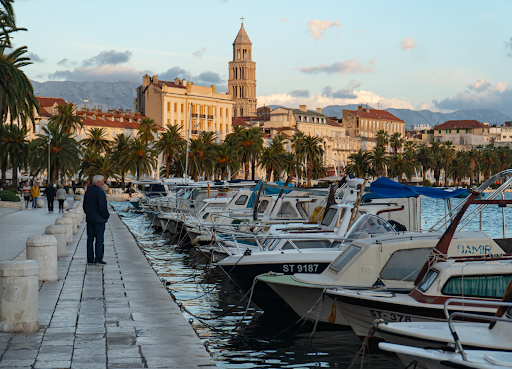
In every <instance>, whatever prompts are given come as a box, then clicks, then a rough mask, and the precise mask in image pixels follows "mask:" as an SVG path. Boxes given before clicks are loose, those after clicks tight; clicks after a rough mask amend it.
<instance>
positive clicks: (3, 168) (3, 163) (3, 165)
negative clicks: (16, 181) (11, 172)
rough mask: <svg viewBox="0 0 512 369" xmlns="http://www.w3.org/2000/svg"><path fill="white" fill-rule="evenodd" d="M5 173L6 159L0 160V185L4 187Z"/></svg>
mask: <svg viewBox="0 0 512 369" xmlns="http://www.w3.org/2000/svg"><path fill="white" fill-rule="evenodd" d="M6 175H7V159H5V160H4V161H3V162H2V179H1V180H0V186H1V187H2V188H4V185H5V176H6Z"/></svg>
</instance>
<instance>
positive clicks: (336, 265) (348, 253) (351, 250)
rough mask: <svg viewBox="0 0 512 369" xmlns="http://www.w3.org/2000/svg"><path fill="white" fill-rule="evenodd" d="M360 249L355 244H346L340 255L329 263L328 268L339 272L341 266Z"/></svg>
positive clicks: (345, 264) (343, 266) (348, 261)
mask: <svg viewBox="0 0 512 369" xmlns="http://www.w3.org/2000/svg"><path fill="white" fill-rule="evenodd" d="M359 251H361V248H360V247H359V246H356V245H350V246H348V247H347V248H346V249H345V251H343V252H342V253H341V254H340V256H338V257H337V258H336V260H334V261H333V262H332V263H331V265H329V269H331V270H333V271H335V272H336V273H339V272H341V271H342V269H343V268H345V267H346V266H347V264H348V263H350V261H352V259H353V258H354V257H355V256H356V255H357V254H358V253H359Z"/></svg>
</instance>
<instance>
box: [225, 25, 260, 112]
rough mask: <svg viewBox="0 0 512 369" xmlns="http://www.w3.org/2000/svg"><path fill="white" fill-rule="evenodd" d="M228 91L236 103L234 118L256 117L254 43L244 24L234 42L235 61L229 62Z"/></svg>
mask: <svg viewBox="0 0 512 369" xmlns="http://www.w3.org/2000/svg"><path fill="white" fill-rule="evenodd" d="M228 89H229V90H228V91H229V92H230V93H231V96H232V98H233V101H234V102H235V105H234V106H233V116H234V117H252V116H254V115H256V103H257V99H256V63H255V62H253V61H252V43H251V40H250V39H249V36H248V35H247V32H245V29H244V24H243V23H242V26H241V27H240V31H239V32H238V35H237V36H236V39H235V42H233V61H230V62H229V80H228Z"/></svg>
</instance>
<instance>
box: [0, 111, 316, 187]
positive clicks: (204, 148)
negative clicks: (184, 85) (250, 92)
mask: <svg viewBox="0 0 512 369" xmlns="http://www.w3.org/2000/svg"><path fill="white" fill-rule="evenodd" d="M58 110H59V113H58V114H57V115H54V116H52V117H51V118H50V119H49V123H48V125H47V126H42V131H41V132H40V133H39V134H38V135H37V136H36V138H35V139H34V140H32V141H31V142H28V141H27V130H26V128H22V127H18V126H16V125H10V126H4V127H3V135H2V138H0V168H1V170H2V179H1V181H2V183H1V185H3V181H5V178H6V176H5V172H6V170H7V169H8V168H11V169H13V185H16V184H17V183H18V178H17V173H18V169H22V170H23V169H25V170H29V171H30V174H31V175H32V176H38V175H40V174H42V173H45V172H46V171H47V170H48V163H50V168H51V170H50V182H51V183H57V182H58V181H59V178H60V180H63V179H65V178H76V175H78V178H83V179H87V178H90V177H92V176H93V175H95V174H98V173H99V174H102V175H103V176H105V177H106V178H107V179H119V180H120V181H121V182H122V184H123V186H124V182H125V178H126V175H127V174H128V173H131V174H133V175H134V176H135V177H136V178H137V179H140V177H141V176H143V175H150V174H151V173H154V172H155V171H156V170H158V168H157V165H158V157H159V156H160V157H161V158H162V163H163V166H162V168H160V176H161V177H171V176H183V175H184V172H185V170H186V168H187V175H188V176H190V177H192V178H193V179H194V180H198V179H199V178H200V177H201V178H204V179H216V178H219V179H226V178H232V177H234V176H235V175H237V173H243V174H244V177H245V179H248V178H249V175H250V174H252V179H254V177H255V175H256V169H257V168H258V167H261V168H262V169H263V170H264V171H265V172H266V179H267V180H270V179H271V177H272V176H273V177H274V180H279V179H280V178H281V177H282V176H285V177H286V179H287V180H288V181H289V180H290V178H291V177H292V176H298V177H299V176H304V177H306V178H307V181H308V185H310V183H311V179H313V178H318V177H322V176H325V174H326V168H325V167H324V166H323V164H322V157H323V149H322V143H323V142H322V140H321V139H320V138H319V137H313V136H308V135H304V134H303V133H301V132H299V133H296V134H295V135H294V136H293V137H292V138H291V149H292V150H293V153H290V152H288V151H289V150H287V149H286V148H285V145H286V144H287V141H286V138H285V137H284V136H283V135H281V134H278V135H276V136H274V138H272V140H271V141H270V142H269V143H268V145H265V142H264V141H265V137H264V135H263V133H262V131H261V130H260V129H259V128H258V127H251V128H245V127H240V126H235V127H234V129H233V132H232V133H230V134H228V135H227V137H226V138H225V140H224V142H223V143H217V141H218V140H217V135H216V133H214V132H201V133H200V134H199V135H198V136H197V137H196V138H192V139H190V143H189V145H188V147H187V141H186V140H185V138H184V137H183V135H182V132H181V128H180V127H179V126H172V125H168V126H167V127H166V128H165V129H159V128H158V127H157V125H156V124H155V122H154V121H153V120H152V119H150V118H146V119H144V120H143V121H142V122H141V123H140V125H139V128H138V132H137V134H136V135H135V137H130V136H128V135H125V134H124V133H122V134H118V135H117V136H115V137H114V140H113V141H111V140H108V139H107V134H106V129H105V128H90V129H88V130H87V134H86V136H85V137H84V138H83V139H82V140H80V141H77V140H76V137H75V136H74V132H79V131H80V130H81V129H83V123H82V119H81V118H80V117H79V116H76V115H75V114H74V106H73V105H72V104H69V105H65V106H59V107H58ZM49 138H50V139H49ZM265 146H267V147H265ZM48 155H50V157H49V158H48ZM251 171H252V173H250V172H251Z"/></svg>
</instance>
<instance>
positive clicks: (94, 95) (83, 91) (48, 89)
mask: <svg viewBox="0 0 512 369" xmlns="http://www.w3.org/2000/svg"><path fill="white" fill-rule="evenodd" d="M32 86H34V92H35V93H36V94H39V95H40V96H47V97H62V98H63V99H64V100H66V101H70V102H74V103H75V104H76V105H77V106H78V107H79V108H82V107H83V106H84V100H89V102H87V107H89V108H92V107H94V106H97V107H100V106H101V107H103V109H104V110H106V109H107V103H108V106H109V107H110V108H111V109H112V108H116V107H117V108H119V107H121V108H123V109H132V110H133V99H134V98H135V88H136V87H138V86H140V83H136V82H73V81H49V82H43V83H40V82H36V81H32ZM107 98H108V100H107Z"/></svg>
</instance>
